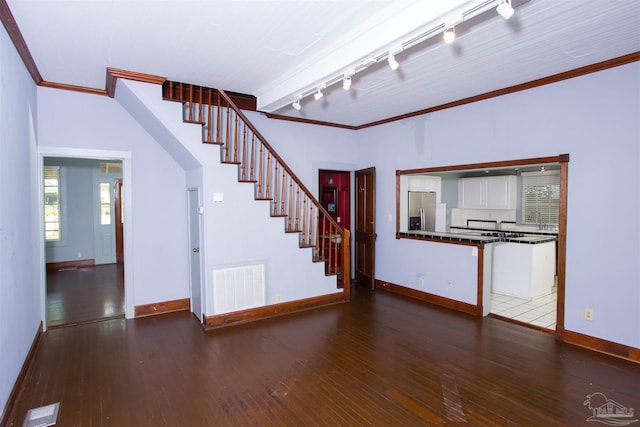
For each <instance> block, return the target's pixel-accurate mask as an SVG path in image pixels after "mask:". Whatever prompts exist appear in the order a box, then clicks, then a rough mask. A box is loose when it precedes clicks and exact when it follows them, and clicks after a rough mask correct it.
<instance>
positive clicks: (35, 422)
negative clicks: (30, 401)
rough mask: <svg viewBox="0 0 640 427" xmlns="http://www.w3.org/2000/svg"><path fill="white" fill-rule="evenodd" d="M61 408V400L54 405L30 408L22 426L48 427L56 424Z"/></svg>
mask: <svg viewBox="0 0 640 427" xmlns="http://www.w3.org/2000/svg"><path fill="white" fill-rule="evenodd" d="M59 410H60V402H57V403H54V404H52V405H47V406H41V407H39V408H34V409H29V411H28V412H27V416H26V417H25V419H24V424H22V427H46V426H52V425H55V423H56V422H57V421H58V411H59Z"/></svg>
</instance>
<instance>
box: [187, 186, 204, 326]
mask: <svg viewBox="0 0 640 427" xmlns="http://www.w3.org/2000/svg"><path fill="white" fill-rule="evenodd" d="M187 194H188V196H187V198H188V205H189V207H188V208H189V267H190V279H191V280H190V283H191V311H192V312H193V314H195V315H196V317H197V318H198V319H200V321H202V287H201V286H202V285H201V276H200V213H199V212H198V209H199V206H200V203H199V198H198V190H197V189H189V191H188V193H187Z"/></svg>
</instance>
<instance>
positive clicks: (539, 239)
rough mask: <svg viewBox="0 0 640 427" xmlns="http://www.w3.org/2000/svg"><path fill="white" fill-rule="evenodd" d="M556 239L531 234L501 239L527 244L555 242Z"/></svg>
mask: <svg viewBox="0 0 640 427" xmlns="http://www.w3.org/2000/svg"><path fill="white" fill-rule="evenodd" d="M556 240H558V239H557V238H556V237H554V236H533V235H527V236H522V237H507V238H505V239H504V240H503V241H504V242H510V243H526V244H528V245H536V244H538V243H548V242H555V241H556Z"/></svg>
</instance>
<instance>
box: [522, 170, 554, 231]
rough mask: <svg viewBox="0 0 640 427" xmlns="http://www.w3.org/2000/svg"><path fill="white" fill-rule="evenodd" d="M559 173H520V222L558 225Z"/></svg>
mask: <svg viewBox="0 0 640 427" xmlns="http://www.w3.org/2000/svg"><path fill="white" fill-rule="evenodd" d="M559 215H560V172H559V171H547V172H529V173H524V172H523V173H522V222H523V223H525V224H554V225H557V224H558V218H559Z"/></svg>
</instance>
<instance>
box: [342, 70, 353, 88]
mask: <svg viewBox="0 0 640 427" xmlns="http://www.w3.org/2000/svg"><path fill="white" fill-rule="evenodd" d="M342 89H344V90H349V89H351V76H350V75H347V74H345V75H344V78H343V79H342Z"/></svg>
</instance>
